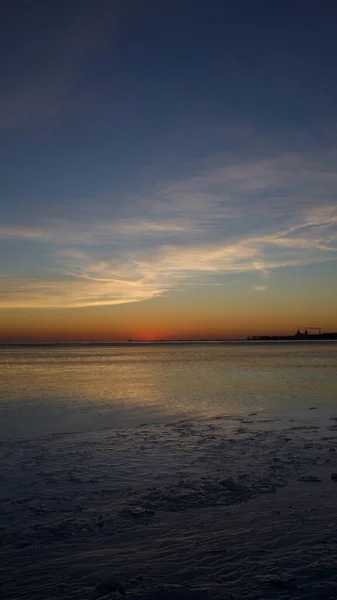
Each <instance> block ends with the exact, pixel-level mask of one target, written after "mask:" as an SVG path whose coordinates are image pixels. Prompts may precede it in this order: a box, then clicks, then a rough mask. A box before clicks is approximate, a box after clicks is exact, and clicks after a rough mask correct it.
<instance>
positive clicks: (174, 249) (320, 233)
mask: <svg viewBox="0 0 337 600" xmlns="http://www.w3.org/2000/svg"><path fill="white" fill-rule="evenodd" d="M336 22H337V6H336V4H335V2H332V1H327V0H319V1H315V0H313V1H311V0H306V2H303V0H301V1H298V0H292V1H289V2H288V1H287V0H282V1H281V0H280V1H278V0H275V1H274V2H270V0H254V1H252V0H236V1H235V2H233V1H232V0H228V1H225V0H207V1H206V0H202V1H200V0H193V2H192V1H191V0H179V1H178V0H167V1H166V0H160V1H159V0H143V2H139V1H138V0H134V1H133V0H115V1H112V0H95V1H94V0H72V1H71V2H68V0H41V1H40V0H2V2H1V6H0V70H1V74H2V75H1V86H0V159H1V160H0V208H1V211H0V215H1V216H0V341H3V342H17V341H113V340H125V339H128V338H130V337H131V338H132V339H144V340H149V339H158V338H161V339H162V338H169V339H177V338H182V339H198V338H199V339H200V338H233V337H246V336H247V335H257V334H289V333H294V332H295V331H296V329H297V328H298V327H300V328H301V329H304V328H305V327H306V326H307V327H308V326H309V327H310V326H317V327H321V328H322V329H323V330H324V331H336V330H337V309H336V306H337V303H336V297H337V262H336V261H337V198H336V195H337V169H336V159H337V78H336V64H337V35H336Z"/></svg>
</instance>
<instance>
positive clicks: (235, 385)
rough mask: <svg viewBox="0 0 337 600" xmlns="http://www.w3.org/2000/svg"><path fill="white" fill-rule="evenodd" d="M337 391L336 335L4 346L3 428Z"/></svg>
mask: <svg viewBox="0 0 337 600" xmlns="http://www.w3.org/2000/svg"><path fill="white" fill-rule="evenodd" d="M336 400H337V344H334V343H325V342H313V343H270V344H269V343H257V344H254V343H249V342H248V343H228V344H209V345H207V344H204V345H191V346H188V345H185V346H184V345H180V346H179V345H175V346H170V345H168V346H150V345H149V346H141V347H139V346H138V347H137V346H131V345H130V346H119V347H118V346H105V347H104V346H96V347H90V346H79V347H17V348H14V347H7V348H6V347H2V348H1V349H0V415H1V424H2V425H1V438H2V439H8V438H12V437H31V438H32V437H40V436H43V435H47V434H51V433H59V432H74V431H92V430H96V429H101V428H105V427H129V426H135V425H137V424H141V423H144V422H158V421H161V422H169V421H172V420H173V419H176V418H182V417H183V418H184V417H185V416H188V417H191V416H193V417H195V416H198V417H199V416H214V415H220V414H221V415H223V414H228V415H232V414H234V415H237V414H241V415H242V414H249V412H252V411H255V412H259V413H262V414H263V415H268V414H269V413H273V414H275V413H279V414H282V413H287V415H288V416H289V414H290V413H291V412H293V411H298V410H301V409H306V410H307V409H308V407H310V406H314V405H316V406H318V405H319V406H320V407H321V408H322V407H325V406H326V407H327V408H329V409H330V410H331V406H332V405H334V403H335V402H336Z"/></svg>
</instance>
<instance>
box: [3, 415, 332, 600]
mask: <svg viewBox="0 0 337 600" xmlns="http://www.w3.org/2000/svg"><path fill="white" fill-rule="evenodd" d="M303 415H304V416H305V418H303V416H302V417H298V418H297V419H294V418H293V417H292V418H289V419H287V420H278V419H266V418H263V416H261V415H260V414H257V413H255V414H254V413H250V414H247V415H246V416H242V415H241V416H238V417H228V416H226V415H218V416H217V417H215V418H211V419H206V418H200V419H193V420H188V419H187V420H183V421H178V422H173V423H169V424H165V425H163V424H148V425H143V426H138V427H135V428H131V429H120V430H111V429H109V430H102V431H96V432H92V433H80V434H67V435H65V434H59V435H52V436H46V437H44V438H40V439H38V440H36V439H35V440H16V441H6V442H4V443H3V444H2V447H1V454H2V462H1V465H2V466H1V481H2V486H1V490H2V493H1V505H0V506H1V509H0V510H1V513H0V514H1V561H0V563H1V572H0V576H1V584H2V593H1V597H2V598H3V599H4V600H14V598H15V599H17V600H24V599H25V600H33V599H34V600H35V599H36V600H47V599H54V598H57V599H60V600H66V599H68V600H73V599H74V600H75V599H76V600H77V599H78V600H79V599H85V600H89V599H96V600H98V599H101V600H103V599H105V600H108V599H112V598H123V597H124V598H127V599H130V600H131V599H133V600H136V599H139V600H140V599H144V600H145V599H147V598H148V599H150V598H160V599H162V600H166V599H167V600H169V599H171V598H188V599H194V598H195V599H197V598H198V599H199V598H200V599H203V598H223V599H227V598H228V599H237V600H238V599H243V598H245V599H250V600H252V599H256V600H257V599H258V598H266V599H267V598H268V599H269V598H270V599H272V598H284V599H286V598H301V599H302V598H303V599H304V598H306V599H316V598H326V599H328V598H331V599H332V598H335V597H337V570H336V551H337V520H336V513H335V501H336V494H337V481H335V479H334V473H335V472H337V457H336V437H337V420H336V416H337V415H336V414H330V416H328V415H327V414H326V412H322V411H320V410H319V409H316V408H314V407H308V408H307V410H306V412H304V411H303ZM336 477H337V475H336Z"/></svg>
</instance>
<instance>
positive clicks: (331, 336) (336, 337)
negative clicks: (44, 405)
mask: <svg viewBox="0 0 337 600" xmlns="http://www.w3.org/2000/svg"><path fill="white" fill-rule="evenodd" d="M313 341H330V342H337V333H323V334H320V335H308V336H297V335H289V336H276V335H275V336H265V335H260V336H250V337H248V338H238V339H201V340H149V341H146V340H134V341H125V342H117V341H112V342H1V343H0V348H22V347H35V348H38V347H49V348H50V347H67V348H69V347H87V346H90V347H93V346H95V347H104V346H105V347H106V346H112V347H137V346H138V347H141V346H175V345H176V346H184V345H188V346H200V345H204V344H210V345H213V344H214V345H215V344H251V343H254V342H300V343H303V342H313Z"/></svg>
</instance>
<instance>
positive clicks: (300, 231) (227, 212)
mask: <svg viewBox="0 0 337 600" xmlns="http://www.w3.org/2000/svg"><path fill="white" fill-rule="evenodd" d="M323 163H324V161H322V158H321V157H320V158H319V159H316V160H314V157H308V156H298V155H285V156H283V155H282V156H280V157H275V158H270V159H263V160H262V159H259V160H256V161H255V162H254V161H252V160H250V161H242V160H241V161H240V162H239V163H238V164H230V165H229V166H228V165H227V164H226V165H224V166H219V165H215V166H213V167H212V168H207V169H205V170H204V171H203V172H200V174H199V175H197V176H193V177H190V178H188V179H185V180H182V181H176V182H173V183H170V184H162V185H160V186H156V187H155V188H154V189H153V190H152V195H149V196H148V197H147V198H146V199H145V200H143V199H142V198H139V199H137V202H135V203H134V204H133V206H132V209H130V207H129V208H128V210H127V211H125V215H124V216H122V217H121V218H119V219H118V220H109V219H107V220H106V221H99V222H98V221H97V220H93V221H92V222H91V223H89V221H87V222H80V220H77V222H76V223H74V222H69V221H58V222H57V221H54V222H53V223H49V224H48V223H44V224H38V225H25V226H19V225H15V226H14V225H12V226H10V225H2V226H1V227H0V238H1V237H2V238H5V237H12V238H15V239H16V240H18V241H20V240H21V241H25V243H27V242H29V241H30V240H35V241H39V242H41V245H43V244H46V245H48V248H49V250H50V249H52V252H53V256H54V259H53V264H51V265H50V276H48V277H43V278H39V277H35V278H30V279H27V280H22V279H21V280H20V281H17V280H15V278H14V279H13V278H12V279H10V280H8V279H7V280H4V279H2V283H1V286H0V306H2V307H8V306H11V307H15V306H18V307H23V306H26V307H27V306H29V307H50V306H55V307H70V306H92V305H108V304H118V303H125V302H139V301H142V300H146V299H150V298H153V297H156V296H161V295H163V294H165V293H168V292H169V291H170V290H173V289H180V288H182V287H183V286H184V287H185V286H186V285H193V286H195V285H200V284H214V285H216V284H219V276H221V277H222V276H225V275H233V274H237V275H239V274H242V273H256V275H257V282H256V285H255V286H254V289H255V291H260V292H262V291H266V285H265V283H261V282H260V281H259V280H260V279H261V278H262V279H264V280H265V279H267V278H268V277H269V275H270V273H271V272H272V271H273V270H275V269H278V268H281V267H295V266H300V265H307V264H314V263H318V262H321V261H335V260H337V202H336V196H335V193H336V189H337V175H336V174H335V173H334V171H333V168H332V167H331V168H330V167H329V165H330V163H331V156H327V157H326V161H325V163H324V164H323ZM145 207H146V212H144V210H145ZM144 214H146V218H145V217H144Z"/></svg>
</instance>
